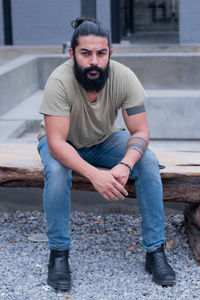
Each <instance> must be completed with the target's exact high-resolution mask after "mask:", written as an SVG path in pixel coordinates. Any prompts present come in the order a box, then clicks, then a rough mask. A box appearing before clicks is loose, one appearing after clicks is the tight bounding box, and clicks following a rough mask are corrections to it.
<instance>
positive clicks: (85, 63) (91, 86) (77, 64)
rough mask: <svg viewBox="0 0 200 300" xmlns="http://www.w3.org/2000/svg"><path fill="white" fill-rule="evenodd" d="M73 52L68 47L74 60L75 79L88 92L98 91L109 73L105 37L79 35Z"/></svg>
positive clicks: (107, 49)
mask: <svg viewBox="0 0 200 300" xmlns="http://www.w3.org/2000/svg"><path fill="white" fill-rule="evenodd" d="M78 42H79V44H78V46H77V47H76V48H75V53H73V52H72V50H71V49H70V56H71V58H72V60H73V61H74V73H75V77H76V79H77V81H78V82H79V83H80V84H81V85H82V86H83V88H84V89H85V90H86V91H88V92H99V91H100V90H101V89H102V88H103V87H104V85H105V82H106V80H107V78H108V74H109V58H110V54H111V53H112V50H111V51H109V47H108V40H107V38H106V37H100V36H95V35H88V36H80V37H79V38H78Z"/></svg>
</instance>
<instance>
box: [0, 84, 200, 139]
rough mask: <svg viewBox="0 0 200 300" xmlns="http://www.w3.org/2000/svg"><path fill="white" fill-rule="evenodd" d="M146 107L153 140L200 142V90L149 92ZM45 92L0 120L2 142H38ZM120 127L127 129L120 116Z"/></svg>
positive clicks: (26, 101) (13, 109) (23, 102)
mask: <svg viewBox="0 0 200 300" xmlns="http://www.w3.org/2000/svg"><path fill="white" fill-rule="evenodd" d="M146 92H147V94H148V96H149V98H148V99H147V101H146V103H145V106H146V111H147V118H148V123H149V127H150V134H151V138H152V139H174V140H177V139H180V140H181V139H189V140H194V139H195V140H200V134H199V132H200V122H199V111H200V90H194V89H191V90H180V89H170V90H169V89H167V90H166V89H149V90H146ZM42 97H43V90H38V91H37V92H35V93H33V94H32V95H31V96H29V97H28V98H26V99H25V100H24V101H22V102H20V103H19V104H18V105H16V106H15V107H13V108H12V109H11V110H10V111H9V112H7V113H5V114H4V115H2V116H1V117H0V130H1V132H2V134H1V141H2V140H4V141H5V140H6V139H19V138H21V139H28V140H30V141H31V139H33V140H34V141H36V137H37V133H38V128H39V123H40V121H41V120H42V115H40V114H39V113H38V110H39V106H40V103H41V101H42ZM117 124H118V126H120V127H125V124H124V121H123V117H122V114H121V112H120V113H119V115H118V118H117Z"/></svg>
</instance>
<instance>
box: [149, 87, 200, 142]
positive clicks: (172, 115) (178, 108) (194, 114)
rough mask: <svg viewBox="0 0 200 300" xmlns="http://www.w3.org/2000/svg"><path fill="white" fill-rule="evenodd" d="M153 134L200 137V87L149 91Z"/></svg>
mask: <svg viewBox="0 0 200 300" xmlns="http://www.w3.org/2000/svg"><path fill="white" fill-rule="evenodd" d="M147 94H148V96H149V98H148V100H147V101H146V111H147V118H148V123H149V127H150V132H151V137H152V138H157V139H200V120H199V111H200V90H147Z"/></svg>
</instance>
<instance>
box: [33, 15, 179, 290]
mask: <svg viewBox="0 0 200 300" xmlns="http://www.w3.org/2000/svg"><path fill="white" fill-rule="evenodd" d="M72 24H73V27H74V29H75V31H74V34H73V36H72V40H71V48H70V57H71V60H69V61H67V62H65V63H64V64H62V65H60V66H59V67H58V68H56V70H54V72H53V73H52V74H51V75H50V77H49V79H48V81H47V84H46V87H45V93H44V99H43V102H42V104H41V107H40V113H42V114H44V121H45V122H44V123H45V125H44V126H43V127H42V128H41V131H40V134H39V140H40V142H39V145H38V151H39V153H40V156H41V159H42V163H43V164H44V174H45V186H44V209H45V214H46V219H47V236H48V246H49V249H50V259H49V266H48V279H47V283H48V284H49V285H50V286H52V287H54V288H57V289H60V290H70V286H71V277H70V270H69V263H68V257H69V250H70V247H71V246H70V243H71V237H70V233H69V219H70V188H71V179H72V176H71V173H72V170H75V171H77V172H79V173H81V174H82V175H83V176H85V177H86V178H88V179H89V180H90V181H91V183H92V184H93V186H94V188H95V189H96V191H98V192H99V193H100V194H101V195H102V196H103V197H104V198H105V199H106V200H108V201H112V200H114V201H117V200H119V199H121V200H123V199H124V198H125V196H128V193H127V191H126V189H125V184H126V182H127V180H128V178H129V175H131V176H132V177H133V178H134V180H135V186H136V193H137V199H138V204H139V208H140V212H141V216H142V223H141V225H142V235H143V246H144V248H145V249H146V251H147V253H146V263H145V269H146V270H147V271H148V272H149V273H153V280H154V281H155V282H156V283H158V284H160V285H173V284H175V273H174V271H173V269H172V268H171V266H170V265H169V264H168V262H167V259H166V256H165V253H164V242H165V238H164V214H163V199H162V184H161V179H160V174H159V165H158V161H157V159H156V157H155V155H154V154H153V153H152V152H151V151H150V150H149V149H148V148H147V146H148V142H149V130H148V125H147V120H146V113H145V108H144V100H145V99H146V94H145V91H144V89H143V87H142V85H141V84H140V82H139V80H138V79H137V77H136V76H135V74H134V73H133V72H132V71H131V70H130V69H129V68H127V67H125V66H124V65H122V64H119V63H117V62H115V61H113V60H110V56H111V55H112V49H111V44H110V35H109V32H108V30H107V29H106V28H105V27H104V26H103V25H102V24H101V23H99V22H97V21H95V20H86V19H76V20H75V21H74V22H72ZM120 108H121V109H122V113H123V117H124V121H125V123H126V126H127V128H128V131H129V132H127V131H125V130H122V129H119V128H117V126H116V125H115V120H116V117H117V111H118V110H119V109H120ZM98 167H106V168H108V170H102V169H99V168H98Z"/></svg>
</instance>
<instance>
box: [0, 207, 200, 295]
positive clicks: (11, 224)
mask: <svg viewBox="0 0 200 300" xmlns="http://www.w3.org/2000/svg"><path fill="white" fill-rule="evenodd" d="M182 223H183V216H182V215H171V216H168V217H166V240H167V246H168V248H166V253H167V256H168V260H169V262H170V263H171V265H172V266H173V267H174V269H175V271H176V273H177V284H176V285H175V286H173V287H162V286H158V285H156V284H154V283H153V282H152V281H151V276H150V275H149V274H147V273H146V272H145V270H144V260H145V251H144V249H143V248H142V246H141V229H140V218H133V217H132V216H127V215H120V214H109V215H104V216H96V215H94V214H92V213H89V214H88V213H87V214H86V213H82V212H72V214H71V230H72V239H73V242H72V247H73V248H72V251H71V255H70V265H71V271H72V281H73V284H72V290H71V292H70V293H66V292H56V291H54V290H53V289H52V288H51V287H49V286H47V285H46V277H47V264H48V255H49V251H48V249H47V242H46V241H40V242H32V241H30V238H31V237H33V235H34V234H41V233H43V234H42V237H43V238H45V235H44V233H45V230H46V223H45V218H44V214H43V213H41V212H38V211H34V212H21V211H16V212H15V213H14V214H9V213H0V270H1V272H0V282H1V285H0V299H9V300H12V299H13V300H25V299H31V300H34V299H39V300H43V299H44V300H51V299H53V300H54V299H63V300H64V299H72V300H103V299H105V300H110V299H113V300H120V299H123V300H124V299H125V300H134V299H153V300H156V299H159V300H160V299H179V300H180V299H200V266H199V265H197V264H196V263H195V261H194V259H193V256H192V253H191V250H190V248H189V245H188V243H187V238H186V236H185V234H184V227H183V226H182Z"/></svg>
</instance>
